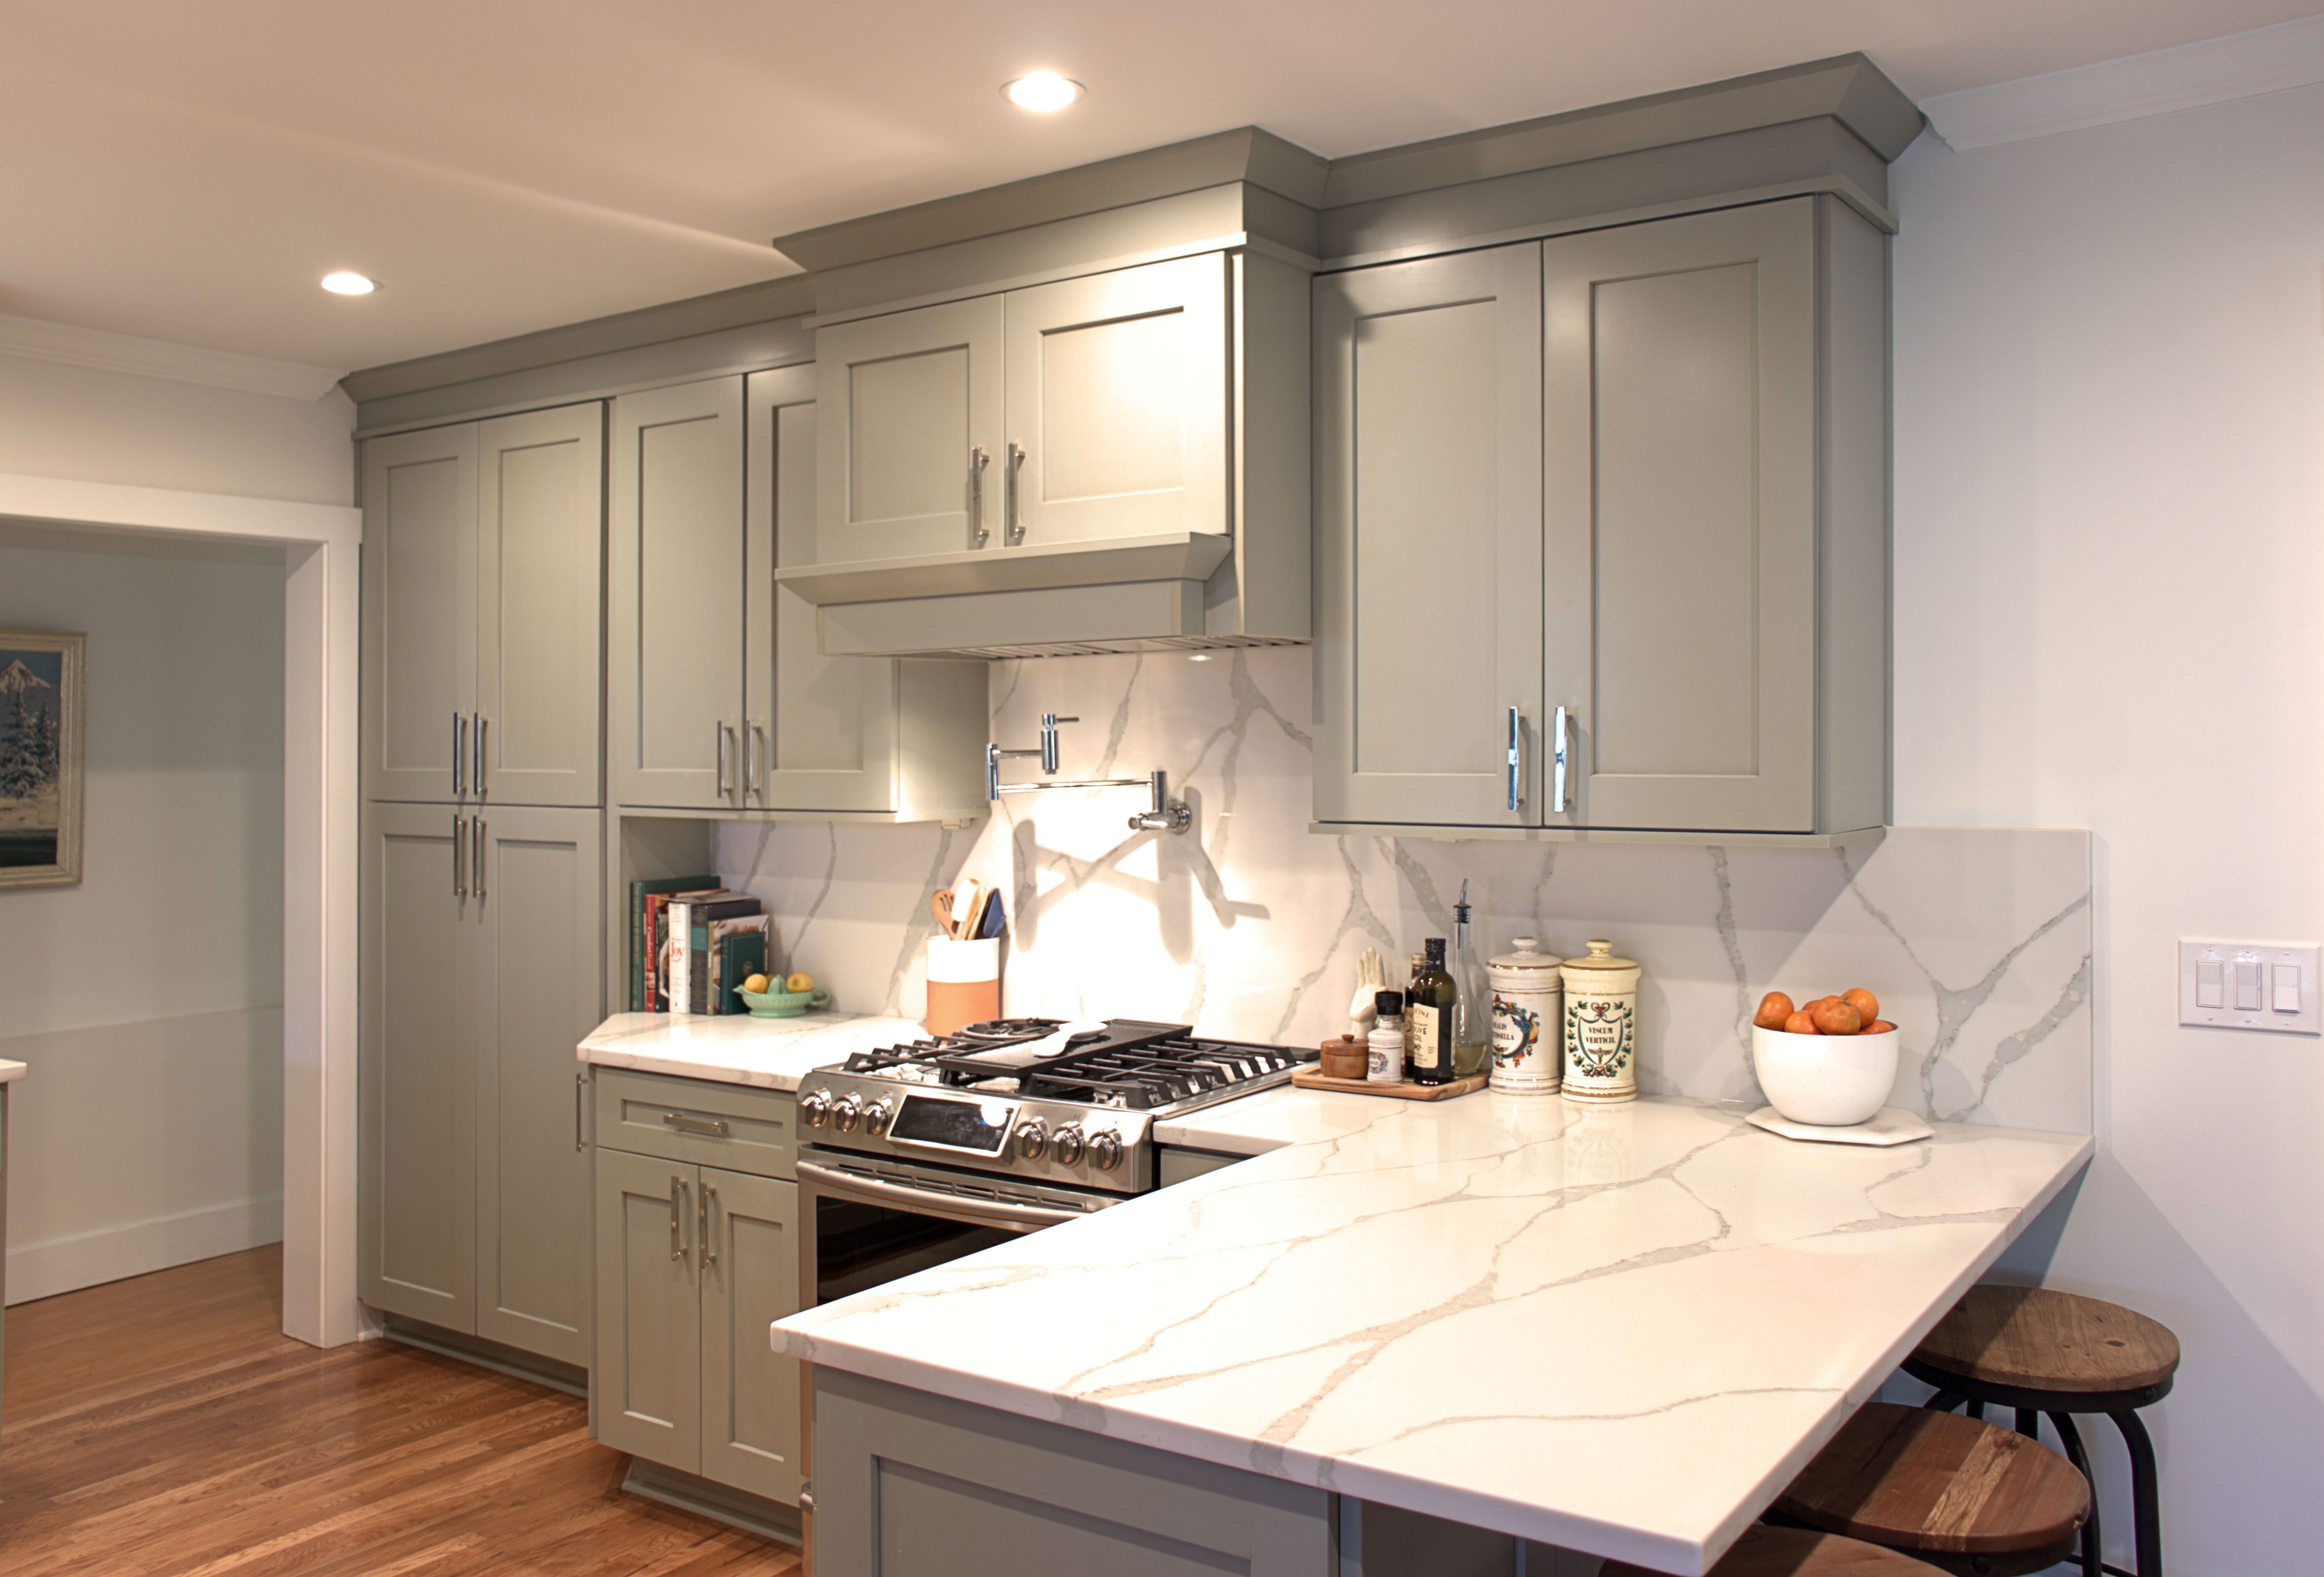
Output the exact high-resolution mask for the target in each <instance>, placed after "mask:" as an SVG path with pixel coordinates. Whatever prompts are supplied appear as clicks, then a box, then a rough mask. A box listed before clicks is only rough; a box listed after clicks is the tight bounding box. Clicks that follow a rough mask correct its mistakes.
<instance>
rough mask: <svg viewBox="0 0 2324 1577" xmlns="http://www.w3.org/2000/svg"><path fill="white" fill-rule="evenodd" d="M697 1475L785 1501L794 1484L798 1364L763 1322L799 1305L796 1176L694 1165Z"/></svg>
mask: <svg viewBox="0 0 2324 1577" xmlns="http://www.w3.org/2000/svg"><path fill="white" fill-rule="evenodd" d="M702 1199H703V1205H704V1211H703V1214H704V1218H705V1221H706V1222H707V1233H706V1235H705V1238H704V1241H705V1243H707V1244H709V1245H711V1247H712V1249H713V1250H714V1252H713V1253H711V1254H709V1255H706V1256H705V1258H704V1259H703V1262H702V1467H701V1469H700V1471H701V1473H702V1476H703V1477H704V1478H705V1479H715V1480H717V1481H718V1482H720V1483H722V1484H731V1485H733V1487H734V1488H735V1489H747V1490H748V1491H750V1492H751V1493H752V1494H753V1495H762V1496H764V1497H766V1498H767V1499H770V1500H780V1501H782V1502H784V1503H785V1504H786V1505H788V1504H791V1503H793V1502H796V1501H797V1500H798V1491H799V1460H798V1447H799V1365H798V1360H797V1359H796V1358H790V1357H787V1356H785V1355H784V1354H781V1353H779V1352H777V1351H774V1347H773V1343H772V1342H770V1340H769V1338H768V1334H767V1327H768V1326H769V1325H770V1324H771V1323H774V1322H775V1321H777V1320H779V1319H781V1318H782V1317H783V1316H784V1315H786V1314H797V1313H798V1307H799V1265H798V1253H799V1246H798V1185H797V1184H794V1183H780V1182H777V1181H776V1180H775V1179H773V1178H771V1177H753V1176H750V1175H748V1174H747V1173H742V1172H722V1171H718V1170H715V1169H714V1168H712V1167H703V1168H702Z"/></svg>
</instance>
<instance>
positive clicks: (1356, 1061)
mask: <svg viewBox="0 0 2324 1577" xmlns="http://www.w3.org/2000/svg"><path fill="white" fill-rule="evenodd" d="M1370 1056H1371V1052H1370V1048H1369V1047H1367V1046H1365V1044H1364V1043H1363V1042H1362V1041H1360V1040H1358V1039H1356V1038H1355V1037H1353V1036H1350V1035H1342V1036H1341V1037H1339V1038H1338V1039H1337V1040H1327V1041H1325V1042H1323V1063H1322V1066H1321V1069H1320V1071H1321V1072H1322V1074H1323V1076H1324V1077H1325V1078H1327V1079H1360V1078H1362V1077H1363V1076H1364V1073H1365V1070H1366V1069H1367V1068H1368V1067H1369V1065H1370Z"/></svg>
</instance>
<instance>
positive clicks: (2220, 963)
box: [2179, 942, 2324, 1035]
mask: <svg viewBox="0 0 2324 1577" xmlns="http://www.w3.org/2000/svg"><path fill="white" fill-rule="evenodd" d="M2319 983H2320V982H2319V979H2318V949H2316V948H2314V947H2290V946H2284V945H2281V944H2278V943H2273V942H2181V943H2180V944H2179V1022H2181V1024H2194V1025H2201V1026H2205V1027H2208V1028H2219V1029H2273V1030H2278V1031H2281V1032H2284V1033H2288V1034H2293V1035H2318V1034H2324V1013H2319Z"/></svg>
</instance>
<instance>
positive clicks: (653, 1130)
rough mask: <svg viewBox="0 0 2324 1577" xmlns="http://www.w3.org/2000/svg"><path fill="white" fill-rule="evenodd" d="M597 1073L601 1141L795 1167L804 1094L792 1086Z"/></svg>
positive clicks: (751, 1166) (732, 1163)
mask: <svg viewBox="0 0 2324 1577" xmlns="http://www.w3.org/2000/svg"><path fill="white" fill-rule="evenodd" d="M596 1073H597V1076H596V1084H597V1144H598V1146H599V1148H603V1149H609V1150H628V1151H631V1152H632V1153H633V1154H636V1155H641V1156H659V1157H662V1158H663V1159H664V1160H670V1161H692V1162H695V1163H696V1164H697V1165H700V1166H705V1167H724V1168H726V1169H727V1170H728V1171H730V1172H752V1173H755V1174H757V1175H758V1176H761V1177H788V1176H790V1175H791V1152H792V1151H793V1149H794V1148H797V1145H798V1134H797V1132H796V1131H795V1129H794V1125H793V1117H792V1113H793V1111H794V1109H795V1108H796V1106H797V1104H798V1102H796V1101H795V1100H794V1098H793V1097H792V1096H791V1095H790V1094H789V1093H787V1092H785V1091H781V1090H761V1089H758V1088H756V1087H754V1086H752V1085H749V1084H711V1083H708V1082H706V1081H705V1080H701V1079H674V1078H670V1077H668V1076H666V1075H664V1074H640V1073H632V1072H631V1071H629V1070H628V1069H626V1068H606V1067H601V1068H599V1069H597V1071H596Z"/></svg>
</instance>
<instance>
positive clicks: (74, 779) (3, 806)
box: [0, 630, 88, 890]
mask: <svg viewBox="0 0 2324 1577" xmlns="http://www.w3.org/2000/svg"><path fill="white" fill-rule="evenodd" d="M87 669H88V636H86V635H73V634H67V633H64V632H59V631H53V630H0V890H5V889H7V888H13V887H71V886H75V885H77V884H78V882H79V881H80V842H81V781H82V762H81V749H82V740H83V738H84V732H83V727H82V724H83V722H84V719H85V714H86V698H85V696H84V686H85V675H86V673H87Z"/></svg>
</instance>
